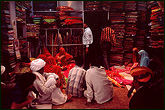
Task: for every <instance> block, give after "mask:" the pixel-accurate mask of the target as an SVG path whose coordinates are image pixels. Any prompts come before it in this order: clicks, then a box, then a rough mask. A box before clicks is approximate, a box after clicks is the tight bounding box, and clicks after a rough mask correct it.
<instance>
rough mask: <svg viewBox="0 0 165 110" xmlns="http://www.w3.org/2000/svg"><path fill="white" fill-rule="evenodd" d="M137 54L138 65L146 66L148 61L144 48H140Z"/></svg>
mask: <svg viewBox="0 0 165 110" xmlns="http://www.w3.org/2000/svg"><path fill="white" fill-rule="evenodd" d="M138 54H139V55H140V66H145V67H148V65H149V63H150V59H149V57H148V53H147V52H146V51H145V50H140V51H139V52H138Z"/></svg>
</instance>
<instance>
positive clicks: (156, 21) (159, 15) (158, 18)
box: [148, 2, 164, 48]
mask: <svg viewBox="0 0 165 110" xmlns="http://www.w3.org/2000/svg"><path fill="white" fill-rule="evenodd" d="M149 5H150V6H151V7H148V8H151V15H150V21H151V22H150V26H151V29H150V30H149V32H150V36H151V40H150V47H152V48H164V12H162V9H161V8H160V7H159V5H158V4H157V2H152V3H150V4H149Z"/></svg>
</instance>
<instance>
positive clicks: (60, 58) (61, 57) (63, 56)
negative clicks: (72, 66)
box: [55, 47, 73, 66]
mask: <svg viewBox="0 0 165 110" xmlns="http://www.w3.org/2000/svg"><path fill="white" fill-rule="evenodd" d="M72 58H73V56H72V55H70V54H68V53H67V52H66V51H65V49H64V48H63V47H61V48H60V50H59V53H58V54H57V55H56V56H55V61H56V62H59V63H60V64H61V66H67V65H68V60H70V59H72Z"/></svg>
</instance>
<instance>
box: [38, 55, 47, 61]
mask: <svg viewBox="0 0 165 110" xmlns="http://www.w3.org/2000/svg"><path fill="white" fill-rule="evenodd" d="M46 57H47V56H46V55H44V54H40V55H38V56H37V59H38V58H41V59H43V60H44V61H45V59H46Z"/></svg>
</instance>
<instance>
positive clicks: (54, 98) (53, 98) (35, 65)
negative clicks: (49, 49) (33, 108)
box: [30, 58, 71, 105]
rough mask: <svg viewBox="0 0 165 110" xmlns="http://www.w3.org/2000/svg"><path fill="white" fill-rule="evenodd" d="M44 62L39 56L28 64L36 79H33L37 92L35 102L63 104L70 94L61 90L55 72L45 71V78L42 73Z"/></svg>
mask: <svg viewBox="0 0 165 110" xmlns="http://www.w3.org/2000/svg"><path fill="white" fill-rule="evenodd" d="M45 64H46V62H45V61H44V60H42V59H40V58H39V59H36V60H33V61H32V62H31V64H30V69H31V70H32V72H33V73H34V74H35V75H36V80H35V81H34V83H33V85H34V87H35V89H36V90H37V91H38V92H39V95H38V97H37V99H38V100H37V102H39V103H52V104H55V105H59V104H63V103H65V102H66V101H67V100H69V99H70V98H71V96H67V95H66V94H63V93H62V92H61V90H60V88H59V87H60V82H59V80H58V79H59V78H58V77H57V75H53V74H55V73H49V74H46V73H45V76H47V79H45V77H44V76H43V75H42V74H43V68H44V66H45Z"/></svg>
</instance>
